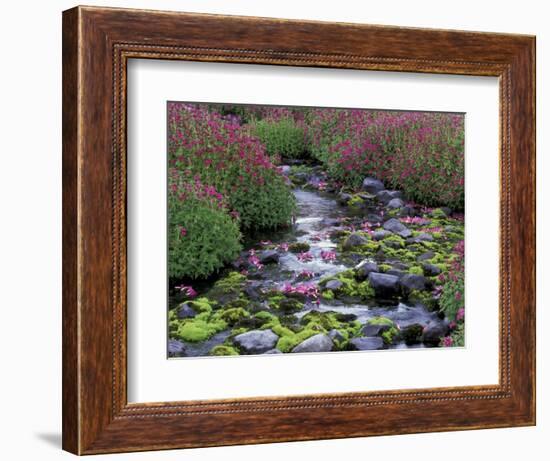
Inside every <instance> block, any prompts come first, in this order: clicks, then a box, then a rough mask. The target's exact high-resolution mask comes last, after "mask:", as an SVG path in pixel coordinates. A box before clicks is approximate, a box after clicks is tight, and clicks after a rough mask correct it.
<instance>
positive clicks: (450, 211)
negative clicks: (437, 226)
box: [440, 206, 453, 216]
mask: <svg viewBox="0 0 550 461" xmlns="http://www.w3.org/2000/svg"><path fill="white" fill-rule="evenodd" d="M440 210H441V211H442V212H443V213H445V214H446V215H447V216H451V214H452V213H453V210H451V209H450V208H449V207H448V206H442V207H441V208H440Z"/></svg>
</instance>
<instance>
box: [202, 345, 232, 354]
mask: <svg viewBox="0 0 550 461" xmlns="http://www.w3.org/2000/svg"><path fill="white" fill-rule="evenodd" d="M208 355H216V356H219V355H239V351H238V350H237V349H235V348H234V347H233V346H225V345H222V344H219V345H217V346H214V347H213V348H212V349H210V352H209V353H208Z"/></svg>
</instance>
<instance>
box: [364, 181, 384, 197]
mask: <svg viewBox="0 0 550 461" xmlns="http://www.w3.org/2000/svg"><path fill="white" fill-rule="evenodd" d="M363 190H364V191H365V192H368V193H369V194H374V195H376V194H377V193H378V192H380V191H382V190H384V184H383V183H382V181H379V180H378V179H375V178H365V179H364V180H363Z"/></svg>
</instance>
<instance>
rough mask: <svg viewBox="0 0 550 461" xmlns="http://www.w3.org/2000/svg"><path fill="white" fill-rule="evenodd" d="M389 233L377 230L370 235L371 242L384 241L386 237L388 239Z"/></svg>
mask: <svg viewBox="0 0 550 461" xmlns="http://www.w3.org/2000/svg"><path fill="white" fill-rule="evenodd" d="M390 235H391V232H390V231H388V230H385V229H378V230H375V231H374V232H373V233H372V238H373V240H384V239H385V238H386V237H389V236H390Z"/></svg>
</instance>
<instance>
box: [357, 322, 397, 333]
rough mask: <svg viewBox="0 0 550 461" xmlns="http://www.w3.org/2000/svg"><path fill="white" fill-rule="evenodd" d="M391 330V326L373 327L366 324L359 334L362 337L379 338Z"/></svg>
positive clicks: (373, 325)
mask: <svg viewBox="0 0 550 461" xmlns="http://www.w3.org/2000/svg"><path fill="white" fill-rule="evenodd" d="M390 328H391V325H375V324H371V323H367V324H366V325H365V326H364V327H363V329H362V330H361V333H362V334H363V336H381V335H382V333H384V332H386V331H388V330H389V329H390Z"/></svg>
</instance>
